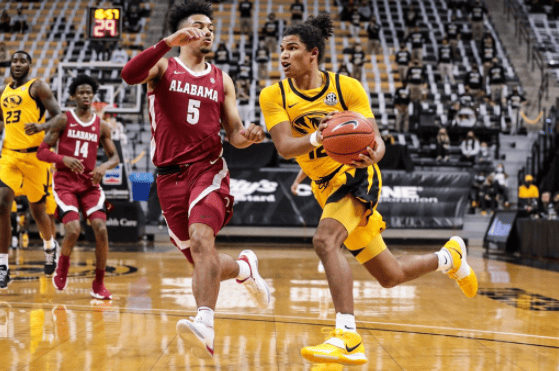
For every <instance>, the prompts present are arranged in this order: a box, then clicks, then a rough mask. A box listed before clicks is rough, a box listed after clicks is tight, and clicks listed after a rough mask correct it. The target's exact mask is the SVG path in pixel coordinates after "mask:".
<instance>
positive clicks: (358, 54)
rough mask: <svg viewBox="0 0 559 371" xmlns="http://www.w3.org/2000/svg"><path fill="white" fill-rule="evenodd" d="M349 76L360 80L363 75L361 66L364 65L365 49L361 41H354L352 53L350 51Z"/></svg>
mask: <svg viewBox="0 0 559 371" xmlns="http://www.w3.org/2000/svg"><path fill="white" fill-rule="evenodd" d="M350 61H351V77H353V78H354V79H356V80H357V81H359V82H361V79H362V77H363V66H364V65H365V61H366V58H365V51H364V50H363V47H362V46H361V43H359V42H358V41H356V42H355V43H354V44H353V53H351V60H350Z"/></svg>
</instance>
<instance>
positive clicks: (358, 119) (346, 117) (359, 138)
mask: <svg viewBox="0 0 559 371" xmlns="http://www.w3.org/2000/svg"><path fill="white" fill-rule="evenodd" d="M322 137H323V141H322V144H323V145H324V150H325V151H326V153H327V154H328V156H330V157H331V158H333V159H334V160H336V161H338V162H340V163H342V164H346V165H351V162H352V161H354V160H359V154H361V153H363V154H367V147H371V148H373V145H374V142H375V133H374V132H373V127H372V126H371V123H370V122H369V121H368V120H367V119H366V118H365V117H363V115H361V114H359V113H357V112H353V111H342V112H338V113H336V114H335V115H334V117H332V119H331V120H330V121H328V127H327V128H326V129H324V131H323V132H322Z"/></svg>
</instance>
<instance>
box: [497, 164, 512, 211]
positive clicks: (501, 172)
mask: <svg viewBox="0 0 559 371" xmlns="http://www.w3.org/2000/svg"><path fill="white" fill-rule="evenodd" d="M508 177H509V176H508V174H507V173H505V166H504V165H503V164H499V165H497V168H496V169H495V172H494V173H493V180H494V182H495V185H496V188H497V199H498V200H502V201H503V206H504V207H505V209H508V208H509V207H510V202H509V198H508V195H507V193H508V192H507V179H508Z"/></svg>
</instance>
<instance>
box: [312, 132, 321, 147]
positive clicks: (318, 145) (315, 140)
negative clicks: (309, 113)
mask: <svg viewBox="0 0 559 371" xmlns="http://www.w3.org/2000/svg"><path fill="white" fill-rule="evenodd" d="M317 137H318V131H315V132H314V133H312V134H311V138H310V140H311V144H312V145H313V146H315V147H320V146H321V145H322V144H321V143H318V140H317V139H316V138H317Z"/></svg>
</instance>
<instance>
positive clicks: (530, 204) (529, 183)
mask: <svg viewBox="0 0 559 371" xmlns="http://www.w3.org/2000/svg"><path fill="white" fill-rule="evenodd" d="M533 181H534V177H533V176H532V175H530V174H527V175H526V176H525V177H524V183H523V184H522V185H521V186H520V187H518V208H519V209H524V210H526V211H528V213H529V214H531V213H533V212H535V211H537V205H538V199H539V198H540V191H539V189H538V187H537V186H536V185H535V184H533Z"/></svg>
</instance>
